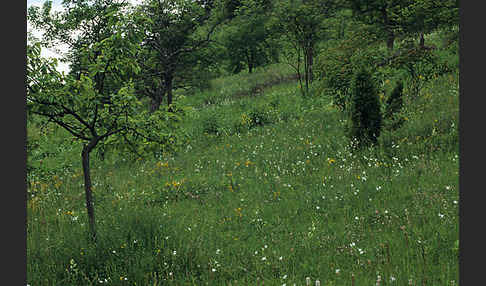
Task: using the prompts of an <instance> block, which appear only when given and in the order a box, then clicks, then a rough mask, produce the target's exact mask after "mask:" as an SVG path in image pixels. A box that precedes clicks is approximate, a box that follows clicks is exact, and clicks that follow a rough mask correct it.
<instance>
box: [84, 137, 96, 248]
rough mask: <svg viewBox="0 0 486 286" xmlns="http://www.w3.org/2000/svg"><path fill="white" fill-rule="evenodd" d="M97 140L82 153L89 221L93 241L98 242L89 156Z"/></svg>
mask: <svg viewBox="0 0 486 286" xmlns="http://www.w3.org/2000/svg"><path fill="white" fill-rule="evenodd" d="M97 141H98V140H97V139H93V140H91V141H90V142H89V144H88V145H85V146H84V147H83V151H82V152H81V156H82V159H83V173H84V192H85V195H86V209H87V211H88V221H89V231H90V235H91V239H92V241H94V242H95V241H96V228H95V215H94V208H93V196H92V190H91V176H90V169H89V154H90V153H91V151H92V150H93V148H94V147H95V146H96V143H97Z"/></svg>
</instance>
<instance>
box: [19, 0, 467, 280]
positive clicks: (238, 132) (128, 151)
mask: <svg viewBox="0 0 486 286" xmlns="http://www.w3.org/2000/svg"><path fill="white" fill-rule="evenodd" d="M52 4H53V3H52V2H51V1H46V2H45V3H44V5H43V6H42V7H39V6H31V7H29V8H28V12H27V20H28V21H29V24H30V25H31V26H32V27H34V28H35V29H39V30H42V31H43V34H42V35H41V36H37V37H36V36H35V35H34V34H32V33H30V32H29V33H28V34H27V39H28V44H27V67H26V68H27V85H26V92H27V102H26V104H27V153H28V161H27V180H28V189H27V226H26V227H27V279H28V284H29V285H98V284H109V285H457V284H458V280H459V259H458V256H459V216H458V210H459V206H458V201H459V184H458V178H459V175H458V173H459V156H458V155H459V132H458V122H459V121H458V116H459V83H458V77H459V12H458V9H459V1H452V0H441V1H438V0H367V1H365V0H320V1H318V0H306V1H304V0H301V1H300V0H284V1H275V0H192V1H191V0H142V1H136V2H135V1H123V0H63V1H62V7H63V9H62V10H54V9H52ZM59 47H67V48H66V49H60V48H59ZM44 49H54V50H56V49H57V50H58V52H59V54H60V55H61V57H60V58H59V59H53V58H45V57H43V56H41V52H42V50H44ZM59 62H63V63H65V64H67V65H69V70H68V71H66V72H64V71H63V72H61V71H59V69H58V63H59Z"/></svg>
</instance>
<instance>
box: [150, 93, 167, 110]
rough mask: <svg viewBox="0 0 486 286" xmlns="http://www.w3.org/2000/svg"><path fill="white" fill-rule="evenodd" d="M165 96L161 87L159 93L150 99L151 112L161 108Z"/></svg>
mask: <svg viewBox="0 0 486 286" xmlns="http://www.w3.org/2000/svg"><path fill="white" fill-rule="evenodd" d="M163 98H164V92H163V91H162V90H161V89H159V90H157V93H156V94H155V95H154V97H152V98H151V99H150V113H152V112H155V111H156V110H158V109H159V107H160V105H161V104H162V99H163Z"/></svg>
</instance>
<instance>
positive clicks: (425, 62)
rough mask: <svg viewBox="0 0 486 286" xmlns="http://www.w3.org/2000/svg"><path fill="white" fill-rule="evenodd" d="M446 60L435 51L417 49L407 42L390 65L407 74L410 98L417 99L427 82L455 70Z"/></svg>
mask: <svg viewBox="0 0 486 286" xmlns="http://www.w3.org/2000/svg"><path fill="white" fill-rule="evenodd" d="M444 60H445V59H444V57H439V56H438V54H437V52H435V51H434V50H431V49H423V48H420V47H416V46H415V45H414V44H413V43H412V42H410V41H406V42H405V44H403V45H402V48H401V50H400V52H399V53H398V56H396V57H394V58H393V59H392V60H391V63H390V65H391V67H393V68H395V69H400V70H403V71H405V72H406V73H407V82H406V83H407V86H408V90H407V91H408V93H409V95H410V97H412V98H416V97H418V96H419V93H420V91H421V90H422V88H423V87H424V85H425V83H426V82H429V81H430V80H432V79H434V78H437V77H438V76H440V75H442V74H445V73H449V72H451V71H452V70H453V69H454V67H453V66H451V65H450V64H448V63H447V62H446V61H444Z"/></svg>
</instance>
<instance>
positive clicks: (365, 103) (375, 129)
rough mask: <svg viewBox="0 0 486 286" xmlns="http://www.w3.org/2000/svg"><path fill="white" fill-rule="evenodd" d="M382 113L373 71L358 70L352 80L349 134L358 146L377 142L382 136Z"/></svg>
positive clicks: (354, 144) (353, 142)
mask: <svg viewBox="0 0 486 286" xmlns="http://www.w3.org/2000/svg"><path fill="white" fill-rule="evenodd" d="M381 125H382V115H381V107H380V100H379V97H378V92H377V89H376V87H375V83H374V82H373V79H372V78H371V73H370V72H368V71H367V70H365V69H364V68H362V69H360V70H358V71H357V72H356V73H355V74H354V75H353V79H352V82H351V107H350V110H349V129H348V133H349V134H348V136H349V138H350V139H351V141H352V144H353V146H355V147H357V148H361V147H366V146H369V145H370V144H376V143H377V142H378V137H379V136H380V132H381Z"/></svg>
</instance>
